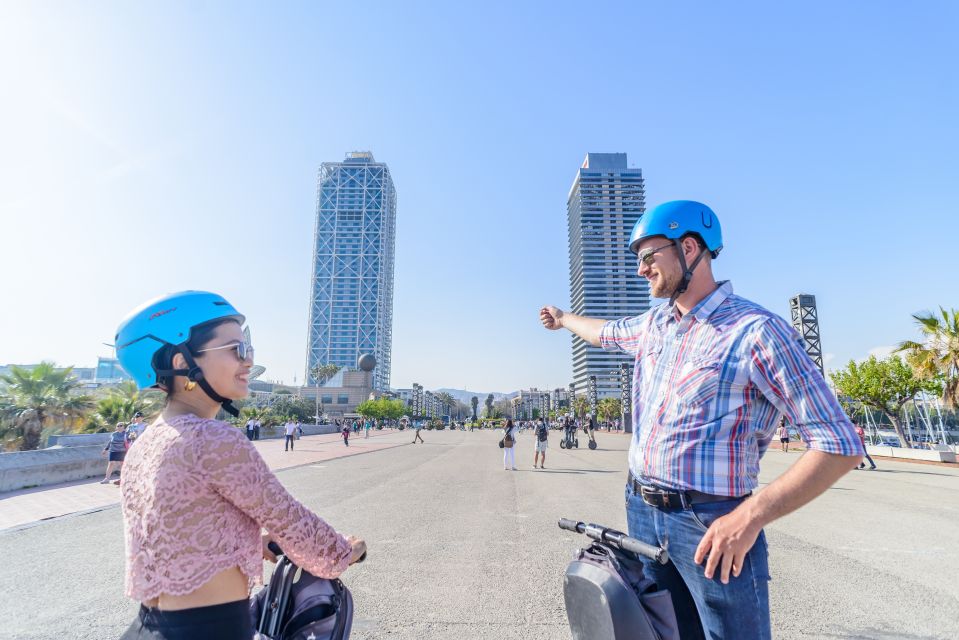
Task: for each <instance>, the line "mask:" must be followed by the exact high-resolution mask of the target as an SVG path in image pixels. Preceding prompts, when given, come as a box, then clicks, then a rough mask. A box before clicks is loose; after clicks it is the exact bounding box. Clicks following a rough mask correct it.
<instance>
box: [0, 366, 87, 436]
mask: <svg viewBox="0 0 959 640" xmlns="http://www.w3.org/2000/svg"><path fill="white" fill-rule="evenodd" d="M72 373H73V367H67V368H66V369H60V370H57V369H56V368H55V367H54V364H53V363H52V362H41V363H40V364H39V365H37V366H36V367H34V368H33V369H32V370H27V369H24V368H22V367H16V366H15V367H13V368H12V369H11V371H10V373H9V374H8V375H5V376H0V419H2V420H3V422H4V423H5V424H6V428H5V429H4V431H5V434H4V435H5V436H6V437H7V438H8V439H9V440H12V444H13V445H14V446H16V447H17V448H19V449H20V450H21V451H30V450H32V449H39V448H40V436H41V434H42V433H43V429H44V428H45V427H47V426H48V425H49V424H51V423H53V422H55V421H70V420H73V419H75V418H78V417H80V416H82V415H83V413H84V412H85V411H87V410H88V409H89V408H90V406H91V399H90V398H89V396H85V395H81V394H79V393H78V391H79V388H80V383H79V381H78V380H77V379H76V378H75V377H73V375H72ZM11 436H12V437H11Z"/></svg>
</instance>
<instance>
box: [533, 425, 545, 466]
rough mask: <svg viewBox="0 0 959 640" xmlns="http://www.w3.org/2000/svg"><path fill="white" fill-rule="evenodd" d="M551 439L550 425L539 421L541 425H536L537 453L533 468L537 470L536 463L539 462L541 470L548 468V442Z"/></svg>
mask: <svg viewBox="0 0 959 640" xmlns="http://www.w3.org/2000/svg"><path fill="white" fill-rule="evenodd" d="M548 439H549V425H547V424H546V421H545V420H543V419H542V418H540V419H539V424H538V425H536V453H534V454H533V468H534V469H535V468H536V463H537V462H539V468H540V469H545V468H546V447H547V440H548Z"/></svg>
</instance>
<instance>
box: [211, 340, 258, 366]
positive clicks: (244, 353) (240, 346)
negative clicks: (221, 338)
mask: <svg viewBox="0 0 959 640" xmlns="http://www.w3.org/2000/svg"><path fill="white" fill-rule="evenodd" d="M221 349H236V357H237V359H238V360H239V361H240V362H244V361H246V360H250V361H251V362H252V361H253V346H252V345H250V343H248V342H231V343H230V344H225V345H223V346H221V347H210V348H209V349H199V350H197V353H206V352H207V351H219V350H221Z"/></svg>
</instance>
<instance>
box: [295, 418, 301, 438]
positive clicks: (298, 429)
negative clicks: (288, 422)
mask: <svg viewBox="0 0 959 640" xmlns="http://www.w3.org/2000/svg"><path fill="white" fill-rule="evenodd" d="M293 422H294V424H293V427H294V429H296V439H297V440H299V439H300V438H302V437H303V425H301V424H300V419H299V418H294V419H293Z"/></svg>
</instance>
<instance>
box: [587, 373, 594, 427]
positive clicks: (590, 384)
mask: <svg viewBox="0 0 959 640" xmlns="http://www.w3.org/2000/svg"><path fill="white" fill-rule="evenodd" d="M586 401H587V402H589V412H590V413H591V414H592V415H593V417H594V418H595V417H596V376H589V377H588V378H587V379H586Z"/></svg>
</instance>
